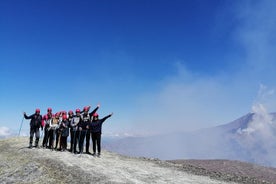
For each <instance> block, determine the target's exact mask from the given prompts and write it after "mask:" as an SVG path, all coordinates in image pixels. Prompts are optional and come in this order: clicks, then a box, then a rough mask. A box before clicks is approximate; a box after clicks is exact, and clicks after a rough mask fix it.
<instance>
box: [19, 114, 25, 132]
mask: <svg viewBox="0 0 276 184" xmlns="http://www.w3.org/2000/svg"><path fill="white" fill-rule="evenodd" d="M23 121H24V116H23V118H22V121H21V124H20V128H19V132H18V137H19V136H20V132H21V129H22V124H23Z"/></svg>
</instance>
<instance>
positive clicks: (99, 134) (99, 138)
mask: <svg viewBox="0 0 276 184" xmlns="http://www.w3.org/2000/svg"><path fill="white" fill-rule="evenodd" d="M101 136H102V135H101V133H97V147H98V155H100V154H101Z"/></svg>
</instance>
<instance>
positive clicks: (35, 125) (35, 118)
mask: <svg viewBox="0 0 276 184" xmlns="http://www.w3.org/2000/svg"><path fill="white" fill-rule="evenodd" d="M23 114H24V118H25V119H31V121H30V143H29V148H32V147H33V137H34V134H35V147H38V142H39V137H40V132H39V128H41V130H43V126H42V116H41V115H40V109H36V110H35V113H34V114H33V115H30V116H27V114H26V112H24V113H23Z"/></svg>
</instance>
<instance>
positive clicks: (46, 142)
mask: <svg viewBox="0 0 276 184" xmlns="http://www.w3.org/2000/svg"><path fill="white" fill-rule="evenodd" d="M48 140H49V130H48V128H46V127H45V128H44V138H43V142H42V146H43V147H47V144H48Z"/></svg>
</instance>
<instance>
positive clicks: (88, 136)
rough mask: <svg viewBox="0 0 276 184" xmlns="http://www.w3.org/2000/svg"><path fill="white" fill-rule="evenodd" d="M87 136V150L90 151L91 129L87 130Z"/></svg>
mask: <svg viewBox="0 0 276 184" xmlns="http://www.w3.org/2000/svg"><path fill="white" fill-rule="evenodd" d="M85 136H86V149H85V151H86V152H89V145H90V131H89V130H87V131H86V135H85Z"/></svg>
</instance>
